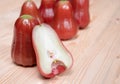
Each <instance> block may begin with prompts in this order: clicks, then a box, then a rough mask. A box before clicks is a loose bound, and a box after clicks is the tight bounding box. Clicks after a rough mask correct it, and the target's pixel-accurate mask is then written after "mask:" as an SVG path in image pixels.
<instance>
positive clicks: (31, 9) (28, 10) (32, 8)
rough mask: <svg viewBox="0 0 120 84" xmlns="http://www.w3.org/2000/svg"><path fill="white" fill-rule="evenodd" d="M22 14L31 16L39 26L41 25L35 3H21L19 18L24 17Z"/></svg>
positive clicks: (29, 1)
mask: <svg viewBox="0 0 120 84" xmlns="http://www.w3.org/2000/svg"><path fill="white" fill-rule="evenodd" d="M24 14H29V15H32V16H33V17H35V18H36V19H37V20H38V22H39V24H41V23H42V22H43V20H42V18H41V16H40V15H39V11H38V8H37V6H36V4H35V2H34V1H32V0H27V1H25V2H24V3H23V5H22V7H21V13H20V16H21V15H24Z"/></svg>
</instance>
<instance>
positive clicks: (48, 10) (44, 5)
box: [39, 0, 56, 24]
mask: <svg viewBox="0 0 120 84" xmlns="http://www.w3.org/2000/svg"><path fill="white" fill-rule="evenodd" d="M55 3H56V0H42V1H41V5H40V7H39V15H40V16H41V17H42V19H43V21H44V23H48V24H49V23H50V22H51V21H52V20H53V17H54V10H53V9H54V5H55Z"/></svg>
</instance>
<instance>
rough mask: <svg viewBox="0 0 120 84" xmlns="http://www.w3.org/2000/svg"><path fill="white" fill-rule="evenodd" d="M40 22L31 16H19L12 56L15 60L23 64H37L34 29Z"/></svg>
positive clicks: (16, 23) (15, 28)
mask: <svg viewBox="0 0 120 84" xmlns="http://www.w3.org/2000/svg"><path fill="white" fill-rule="evenodd" d="M38 24H39V22H38V21H37V20H36V19H35V18H34V17H32V16H31V18H24V17H19V18H18V19H17V20H16V22H15V26H14V37H13V43H12V51H11V57H12V59H13V62H14V63H16V64H18V65H22V66H33V65H35V64H36V55H35V52H34V49H33V45H32V29H33V27H34V26H35V25H38Z"/></svg>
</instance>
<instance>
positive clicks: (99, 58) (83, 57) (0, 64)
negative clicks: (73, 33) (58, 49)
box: [0, 0, 120, 84]
mask: <svg viewBox="0 0 120 84" xmlns="http://www.w3.org/2000/svg"><path fill="white" fill-rule="evenodd" d="M24 1H25V0H3V1H2V3H0V6H1V7H0V25H1V26H0V30H1V33H0V84H120V0H90V15H91V22H90V24H89V26H88V27H87V28H86V29H83V30H79V32H78V36H77V37H76V38H74V39H72V40H68V41H63V43H64V45H65V46H66V48H67V49H68V50H69V51H70V52H71V53H72V55H73V57H74V65H73V67H72V69H71V70H70V71H66V72H65V73H63V74H61V75H60V76H57V77H55V78H53V79H49V80H47V79H43V78H42V77H41V76H40V74H39V72H38V70H37V67H36V66H35V67H31V68H24V67H20V66H16V65H15V64H14V63H13V62H12V60H11V43H12V38H13V28H14V22H15V20H16V19H17V17H18V16H19V13H20V7H21V5H22V3H23V2H24ZM34 1H35V2H36V4H37V6H39V5H40V0H34Z"/></svg>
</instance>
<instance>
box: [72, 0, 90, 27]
mask: <svg viewBox="0 0 120 84" xmlns="http://www.w3.org/2000/svg"><path fill="white" fill-rule="evenodd" d="M70 1H71V4H72V6H73V9H74V17H75V19H76V20H77V21H78V23H79V27H80V28H85V27H87V25H88V24H89V22H90V15H89V0H70Z"/></svg>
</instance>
